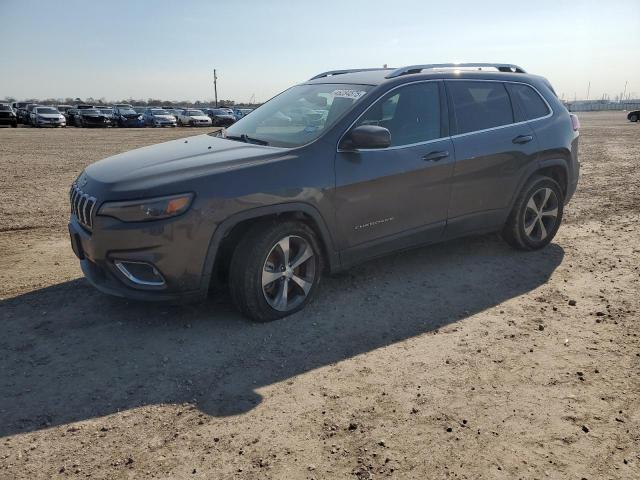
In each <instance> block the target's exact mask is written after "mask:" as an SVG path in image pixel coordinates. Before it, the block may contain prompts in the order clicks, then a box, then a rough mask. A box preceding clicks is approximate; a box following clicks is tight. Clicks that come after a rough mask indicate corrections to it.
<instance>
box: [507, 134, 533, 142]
mask: <svg viewBox="0 0 640 480" xmlns="http://www.w3.org/2000/svg"><path fill="white" fill-rule="evenodd" d="M531 140H533V135H518V136H517V137H516V138H514V139H513V140H512V142H513V143H518V144H523V143H529V142H530V141H531Z"/></svg>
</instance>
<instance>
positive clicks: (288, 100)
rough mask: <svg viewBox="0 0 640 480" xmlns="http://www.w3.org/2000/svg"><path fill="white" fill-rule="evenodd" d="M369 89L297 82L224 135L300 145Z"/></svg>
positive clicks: (327, 124)
mask: <svg viewBox="0 0 640 480" xmlns="http://www.w3.org/2000/svg"><path fill="white" fill-rule="evenodd" d="M371 88H372V87H371V86H370V85H347V84H335V83H333V84H329V83H322V84H314V85H297V86H295V87H292V88H290V89H289V90H286V91H284V92H283V93H281V94H280V95H278V96H277V97H274V98H273V99H271V100H269V101H268V102H267V103H265V104H264V105H262V106H261V107H259V108H256V109H255V110H253V111H252V112H251V115H248V116H244V117H242V118H241V119H240V120H238V121H237V122H236V123H235V124H233V125H232V126H231V127H229V128H228V129H227V131H226V136H227V137H236V138H245V140H246V138H247V137H252V138H253V139H255V140H260V141H264V142H267V143H268V144H269V145H272V146H275V147H299V146H301V145H305V144H307V143H309V142H311V141H313V140H315V139H316V138H318V137H319V136H320V135H321V134H322V133H323V132H324V131H326V130H327V129H328V128H329V127H331V126H332V125H333V124H334V123H335V122H336V121H337V120H338V119H339V118H340V117H341V116H342V115H343V114H344V113H345V112H347V111H348V110H350V109H351V108H352V107H353V105H355V103H356V102H358V101H359V100H360V99H361V98H362V97H363V96H364V95H365V94H366V93H367V92H368V91H369V90H370V89H371ZM244 136H246V137H244Z"/></svg>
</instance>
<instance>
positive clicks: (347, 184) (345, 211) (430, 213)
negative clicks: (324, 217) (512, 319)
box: [335, 81, 455, 253]
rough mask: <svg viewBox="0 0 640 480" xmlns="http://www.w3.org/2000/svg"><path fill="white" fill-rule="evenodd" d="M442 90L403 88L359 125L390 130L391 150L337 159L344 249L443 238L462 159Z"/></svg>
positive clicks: (435, 86) (429, 85)
mask: <svg viewBox="0 0 640 480" xmlns="http://www.w3.org/2000/svg"><path fill="white" fill-rule="evenodd" d="M441 90H442V86H441V82H438V81H425V82H416V83H412V84H408V85H404V86H401V87H398V88H395V89H393V90H391V91H389V92H387V93H386V94H384V95H383V96H382V97H381V98H380V99H379V100H378V101H376V102H375V103H373V104H372V106H371V107H369V109H368V110H367V111H366V112H365V113H364V114H363V115H362V116H361V117H360V118H359V119H358V121H356V123H355V124H354V125H353V127H352V128H355V127H357V126H360V125H378V126H382V127H385V128H387V129H389V131H390V133H391V146H390V147H388V148H383V149H360V150H355V151H339V152H338V153H337V155H336V165H335V168H336V191H335V208H336V220H337V221H336V224H337V225H338V226H339V229H340V236H339V239H338V241H339V243H340V249H341V250H345V249H352V248H355V247H358V246H366V245H368V244H371V243H376V242H381V241H384V240H393V239H398V238H402V237H409V236H412V235H413V234H418V235H417V236H418V237H420V240H421V241H429V240H430V239H433V238H436V237H438V236H439V235H440V234H441V232H442V230H443V228H444V225H445V222H446V216H447V206H448V203H449V192H450V183H449V182H450V178H451V175H452V171H453V164H454V160H455V159H454V151H453V147H452V144H451V140H450V139H449V138H448V137H446V136H445V135H444V133H445V129H443V128H442V126H443V124H444V123H443V121H442V119H443V112H442V110H443V104H442V103H441V100H440V99H441ZM380 253H383V252H380Z"/></svg>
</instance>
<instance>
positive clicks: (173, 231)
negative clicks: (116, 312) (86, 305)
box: [69, 211, 215, 302]
mask: <svg viewBox="0 0 640 480" xmlns="http://www.w3.org/2000/svg"><path fill="white" fill-rule="evenodd" d="M214 229H215V226H211V225H210V224H209V222H203V221H202V219H201V218H200V215H199V213H198V212H195V211H188V212H187V213H185V214H183V215H180V216H178V217H174V218H170V219H166V220H159V221H156V222H139V223H125V222H121V221H119V220H116V219H113V218H110V217H101V216H96V217H95V218H94V221H93V232H90V231H88V230H87V229H85V228H84V227H83V226H82V225H81V224H80V223H79V222H78V220H77V218H76V217H75V215H72V216H71V217H70V220H69V234H70V237H71V243H72V248H73V250H74V252H75V253H76V255H77V256H78V257H79V260H80V265H81V268H82V271H83V273H84V275H85V276H86V277H87V279H88V280H89V282H90V283H91V284H92V285H94V286H95V287H96V288H97V289H98V290H100V291H102V292H105V293H108V294H111V295H116V296H119V297H125V298H131V299H137V300H158V301H171V302H176V301H180V302H190V301H197V300H202V299H203V298H205V297H206V295H207V292H208V285H209V282H208V281H203V277H204V275H205V274H204V271H205V258H206V257H207V252H208V249H209V243H210V240H211V237H212V235H213V231H214ZM117 261H121V262H122V261H124V262H144V263H147V264H149V265H152V266H153V267H154V268H156V269H157V271H159V272H160V274H161V275H162V277H163V278H164V280H165V283H164V284H163V285H161V286H151V285H140V284H136V283H134V282H132V281H131V280H130V279H129V278H127V277H126V275H124V274H123V272H122V271H121V270H120V269H118V268H117V267H116V262H117Z"/></svg>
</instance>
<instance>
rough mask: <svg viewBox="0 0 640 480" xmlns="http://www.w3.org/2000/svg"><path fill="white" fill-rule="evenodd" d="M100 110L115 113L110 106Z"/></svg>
mask: <svg viewBox="0 0 640 480" xmlns="http://www.w3.org/2000/svg"><path fill="white" fill-rule="evenodd" d="M100 111H101V112H102V113H113V110H111V109H110V108H101V109H100Z"/></svg>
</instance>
